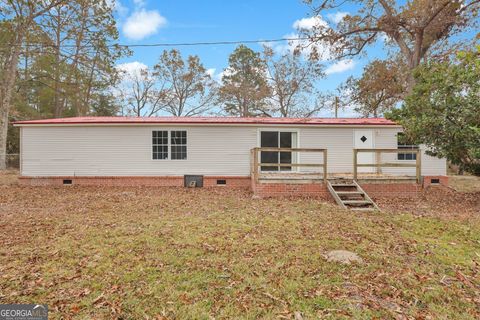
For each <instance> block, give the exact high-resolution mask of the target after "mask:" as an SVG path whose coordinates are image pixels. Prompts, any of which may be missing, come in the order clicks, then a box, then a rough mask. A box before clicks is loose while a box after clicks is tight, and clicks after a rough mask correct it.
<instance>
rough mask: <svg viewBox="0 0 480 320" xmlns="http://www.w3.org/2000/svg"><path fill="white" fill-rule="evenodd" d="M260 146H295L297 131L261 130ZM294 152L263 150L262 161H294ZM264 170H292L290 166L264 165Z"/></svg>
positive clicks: (273, 162)
mask: <svg viewBox="0 0 480 320" xmlns="http://www.w3.org/2000/svg"><path fill="white" fill-rule="evenodd" d="M260 147H262V148H295V147H296V133H295V132H282V131H261V132H260ZM292 160H293V156H292V152H278V151H262V152H261V153H260V161H261V163H272V164H275V163H276V164H278V163H287V164H288V163H292ZM261 169H262V171H291V170H292V167H289V166H262V168H261Z"/></svg>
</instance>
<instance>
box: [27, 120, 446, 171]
mask: <svg viewBox="0 0 480 320" xmlns="http://www.w3.org/2000/svg"><path fill="white" fill-rule="evenodd" d="M21 129H22V130H21V153H22V156H21V174H22V176H25V177H54V176H57V177H58V176H66V177H118V176H120V177H121V176H123V177H144V176H155V177H163V176H174V177H175V176H177V177H178V176H183V175H184V174H201V175H205V176H223V177H228V176H232V177H236V176H249V175H250V150H251V149H252V148H254V147H256V146H259V132H260V131H261V130H285V131H295V132H297V136H298V144H297V145H298V147H301V148H325V149H328V172H329V173H351V172H352V171H353V169H352V167H353V153H352V150H353V148H354V133H355V130H367V129H369V130H372V131H373V132H374V134H373V139H374V147H375V148H396V147H397V138H396V134H397V133H398V132H399V131H401V129H399V128H381V127H378V128H371V129H370V128H366V127H359V128H358V129H355V128H353V127H305V126H299V127H292V126H287V127H276V126H206V125H202V126H198V125H197V126H194V125H190V126H168V125H148V126H147V125H130V126H37V127H34V126H26V127H22V128H21ZM152 130H186V131H187V149H188V151H187V154H188V155H187V160H153V159H152V146H151V143H152V141H151V140H152V134H151V132H152ZM389 157H390V158H389ZM392 157H393V158H392ZM395 157H396V156H395V155H394V154H389V155H388V154H387V155H384V156H383V158H382V159H381V160H382V161H387V160H388V162H400V163H407V162H406V161H398V160H396V159H395ZM298 161H299V162H300V163H323V156H322V154H320V153H300V154H299V155H298ZM299 170H301V171H302V172H303V171H308V170H309V168H301V169H299ZM312 170H319V168H316V169H310V171H312ZM383 172H384V173H387V174H399V175H405V174H409V175H414V174H415V168H384V169H383ZM422 174H423V175H429V176H440V175H445V174H446V161H445V160H444V159H436V158H432V157H429V156H427V155H425V154H424V151H423V150H422Z"/></svg>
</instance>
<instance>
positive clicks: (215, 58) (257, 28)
mask: <svg viewBox="0 0 480 320" xmlns="http://www.w3.org/2000/svg"><path fill="white" fill-rule="evenodd" d="M112 1H115V17H116V21H117V25H118V28H119V32H120V40H119V42H120V43H122V44H151V43H185V42H216V41H237V40H264V39H276V38H283V37H295V36H296V35H297V30H296V28H298V27H302V28H308V27H309V26H310V25H312V24H313V23H315V22H318V20H316V19H321V21H322V23H323V22H324V23H328V24H335V23H336V22H338V19H341V17H342V16H343V15H345V14H348V13H353V12H354V11H355V8H354V7H351V6H350V7H349V6H345V7H343V8H342V11H331V12H327V13H325V16H322V17H312V15H311V10H310V8H309V6H307V5H306V4H305V3H303V2H302V1H301V0H235V1H233V0H203V1H198V0H177V1H175V0H161V1H154V0H112ZM248 46H249V47H250V48H252V49H253V50H256V51H260V50H261V44H249V45H248ZM235 47H236V45H210V46H191V47H178V48H177V49H179V50H180V51H181V53H182V55H183V56H184V58H185V57H186V56H187V55H198V56H199V57H200V59H201V61H202V63H203V64H204V66H205V68H207V69H209V72H210V73H211V74H212V75H213V77H214V78H217V79H218V78H220V77H221V72H222V71H223V70H224V68H225V67H226V66H227V64H228V56H229V55H230V54H231V53H232V51H233V50H234V49H235ZM274 48H275V49H276V50H277V51H278V52H285V50H288V44H287V43H280V44H275V45H274ZM164 49H171V48H170V47H169V48H164V47H147V48H133V55H131V56H129V57H126V58H123V59H122V60H120V61H119V64H120V67H121V68H123V69H124V70H134V69H137V68H139V67H143V66H145V65H146V66H149V67H152V66H153V65H154V64H155V63H156V62H157V60H158V57H159V56H160V54H161V52H162V51H163V50H164ZM384 55H385V53H384V50H382V44H381V43H378V44H377V45H375V46H374V47H372V48H370V49H368V51H367V55H366V56H363V57H358V58H354V59H352V60H349V59H347V60H343V61H324V62H323V63H324V65H325V73H326V78H324V79H322V80H320V81H319V82H318V87H319V88H320V89H321V90H322V91H332V90H335V88H337V86H338V85H339V84H340V83H342V82H343V81H345V80H346V79H347V78H348V77H349V76H352V75H353V76H359V75H361V73H362V70H363V67H364V66H365V65H366V64H367V63H368V62H369V61H371V60H373V59H375V58H379V57H384ZM329 112H330V111H329ZM349 112H351V111H345V112H344V114H341V115H343V116H346V115H351V114H348V113H349ZM330 115H331V114H330ZM322 116H329V114H322Z"/></svg>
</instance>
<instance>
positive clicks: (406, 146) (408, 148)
mask: <svg viewBox="0 0 480 320" xmlns="http://www.w3.org/2000/svg"><path fill="white" fill-rule="evenodd" d="M401 134H403V133H402V132H399V133H397V136H396V137H397V149H399V150H400V149H403V150H406V151H411V150H420V146H419V145H415V144H403V145H400V144H398V137H399V135H401ZM400 146H403V147H404V148H400ZM400 154H403V155H405V156H406V155H409V154H411V155H412V157H413V155H415V159H400V157H399V156H400ZM416 156H417V154H416V153H402V152H400V151H399V152H397V159H396V160H397V161H401V162H404V161H411V162H415V161H417V159H416Z"/></svg>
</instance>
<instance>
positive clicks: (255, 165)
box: [251, 147, 327, 183]
mask: <svg viewBox="0 0 480 320" xmlns="http://www.w3.org/2000/svg"><path fill="white" fill-rule="evenodd" d="M262 151H263V152H278V153H280V152H290V153H292V154H293V153H297V154H298V153H301V152H308V153H310V152H316V153H322V155H323V162H322V163H299V162H293V161H292V163H262V162H260V161H259V160H261V157H259V154H261V152H262ZM251 157H252V166H251V167H252V177H253V178H254V179H255V181H256V182H258V177H259V173H260V171H261V167H290V168H291V167H296V168H299V167H306V168H312V167H317V168H322V170H321V171H322V173H323V176H322V178H323V181H324V182H325V183H326V182H327V149H310V148H270V147H269V148H267V147H263V148H253V149H252V150H251ZM293 158H294V157H292V159H293ZM279 172H280V173H285V171H279Z"/></svg>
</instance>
